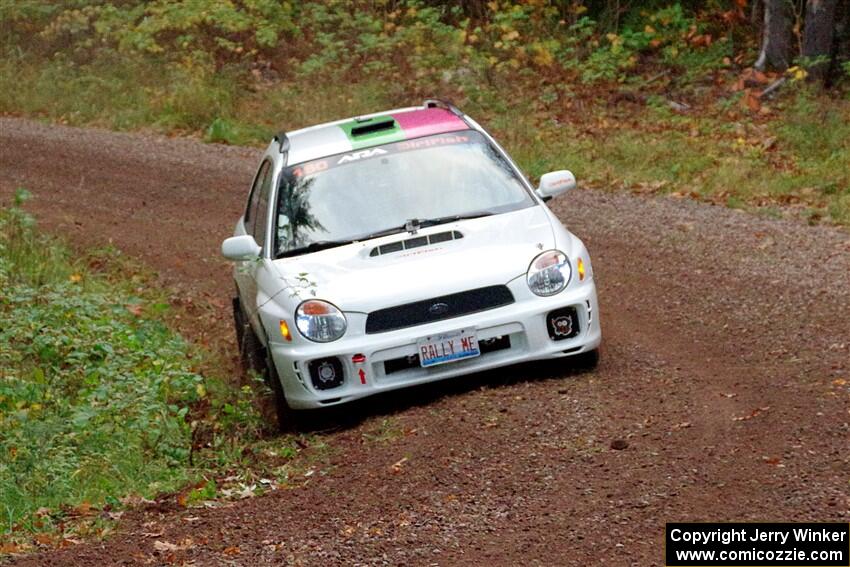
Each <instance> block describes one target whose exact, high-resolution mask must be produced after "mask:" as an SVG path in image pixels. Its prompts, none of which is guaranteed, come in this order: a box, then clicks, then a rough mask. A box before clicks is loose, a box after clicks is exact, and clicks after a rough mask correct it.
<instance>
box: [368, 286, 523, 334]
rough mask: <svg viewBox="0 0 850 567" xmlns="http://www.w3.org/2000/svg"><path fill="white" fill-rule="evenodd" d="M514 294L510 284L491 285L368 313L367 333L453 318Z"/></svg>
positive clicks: (502, 301) (504, 301) (500, 302)
mask: <svg viewBox="0 0 850 567" xmlns="http://www.w3.org/2000/svg"><path fill="white" fill-rule="evenodd" d="M513 302H514V296H513V295H512V294H511V291H510V290H509V289H508V287H507V286H504V285H492V286H489V287H482V288H478V289H471V290H469V291H462V292H460V293H453V294H451V295H444V296H442V297H434V298H431V299H426V300H424V301H416V302H414V303H406V304H404V305H397V306H395V307H388V308H386V309H379V310H378V311H373V312H372V313H369V316H368V317H367V318H366V333H367V334H372V333H384V332H386V331H394V330H396V329H403V328H405V327H413V326H415V325H423V324H425V323H431V322H434V321H442V320H443V319H451V318H453V317H460V316H462V315H469V314H470V313H477V312H479V311H486V310H487V309H494V308H496V307H502V306H503V305H510V304H511V303H513Z"/></svg>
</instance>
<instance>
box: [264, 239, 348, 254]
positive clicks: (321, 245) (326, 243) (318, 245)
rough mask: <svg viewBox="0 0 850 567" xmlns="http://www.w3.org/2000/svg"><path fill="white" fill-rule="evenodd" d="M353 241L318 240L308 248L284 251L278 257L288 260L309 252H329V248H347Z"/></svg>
mask: <svg viewBox="0 0 850 567" xmlns="http://www.w3.org/2000/svg"><path fill="white" fill-rule="evenodd" d="M352 242H354V241H353V240H318V241H316V242H311V243H310V244H308V245H307V246H301V247H299V248H293V249H292V250H284V251H283V252H281V253H279V254H278V255H277V257H278V258H288V257H290V256H300V255H301V254H307V253H309V252H318V251H319V250H327V249H328V248H336V247H337V246H345V245H346V244H351V243H352Z"/></svg>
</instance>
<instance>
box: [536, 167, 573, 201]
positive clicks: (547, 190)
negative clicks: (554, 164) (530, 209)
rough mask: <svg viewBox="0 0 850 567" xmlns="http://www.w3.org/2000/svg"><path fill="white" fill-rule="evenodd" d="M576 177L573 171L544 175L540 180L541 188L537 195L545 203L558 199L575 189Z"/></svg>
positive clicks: (552, 172)
mask: <svg viewBox="0 0 850 567" xmlns="http://www.w3.org/2000/svg"><path fill="white" fill-rule="evenodd" d="M575 186H576V176H575V175H573V173H572V172H571V171H567V170H566V169H562V170H560V171H550V172H549V173H544V174H543V177H541V178H540V186H539V187H538V188H537V195H538V196H539V197H540V198H541V199H543V200H544V201H548V200H549V199H551V198H552V197H557V196H558V195H561V194H563V193H566V192H567V191H569V190H570V189H575Z"/></svg>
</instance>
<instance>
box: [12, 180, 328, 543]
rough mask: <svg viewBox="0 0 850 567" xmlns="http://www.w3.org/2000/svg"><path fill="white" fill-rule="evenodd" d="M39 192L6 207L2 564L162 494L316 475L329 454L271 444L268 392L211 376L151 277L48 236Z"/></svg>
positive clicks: (180, 495) (189, 497) (294, 443)
mask: <svg viewBox="0 0 850 567" xmlns="http://www.w3.org/2000/svg"><path fill="white" fill-rule="evenodd" d="M28 196H29V194H28V193H27V192H26V191H24V190H19V191H18V192H17V195H16V197H15V201H14V203H12V205H11V206H10V207H7V208H4V209H0V556H2V555H3V554H4V553H15V552H20V551H25V550H27V549H32V548H33V546H34V545H66V544H67V543H69V542H73V541H75V540H76V538H80V537H83V536H101V535H104V534H106V533H108V531H109V529H110V526H111V520H114V519H117V518H118V517H119V516H120V515H121V514H122V511H123V510H124V509H125V508H126V507H128V506H133V505H139V504H143V503H145V501H146V500H149V499H150V500H154V499H157V498H160V497H169V496H163V495H169V494H171V495H173V494H175V493H176V494H177V496H176V498H177V503H178V504H179V505H182V506H191V505H196V504H201V503H203V502H204V501H207V500H211V499H214V498H235V497H245V496H252V495H255V494H258V493H261V492H263V491H265V490H270V489H277V488H280V487H283V486H286V485H287V483H288V482H289V481H290V477H291V475H293V474H294V472H293V471H296V470H298V467H299V466H307V465H303V464H299V463H300V461H299V460H296V459H295V457H296V456H297V454H298V453H299V452H300V451H301V449H302V448H303V447H307V446H308V445H311V444H312V445H314V446H315V445H318V444H317V443H316V442H314V441H313V440H311V439H309V438H307V437H295V436H284V437H279V438H267V439H263V436H262V431H261V428H262V421H261V419H260V416H259V414H258V412H257V411H256V409H255V408H254V406H253V399H254V397H255V392H254V390H255V389H256V388H257V387H262V386H261V385H260V384H258V385H257V386H253V385H251V384H247V385H242V386H239V385H234V384H233V383H232V380H231V379H230V378H229V376H228V375H226V374H225V373H224V372H222V373H221V374H216V373H214V372H211V371H209V367H214V366H216V365H215V364H212V362H214V360H213V358H214V355H213V354H211V353H207V352H203V351H200V350H199V349H198V348H196V347H193V346H192V345H190V344H189V343H187V342H186V341H184V340H183V339H182V338H181V337H180V336H178V335H177V334H176V333H175V332H173V331H172V330H171V329H170V328H169V325H168V322H169V317H170V313H171V312H172V310H173V308H172V307H171V305H170V304H169V302H168V299H167V297H166V295H165V294H164V292H161V291H157V288H156V287H155V285H154V283H155V282H153V281H152V278H151V276H150V275H149V274H146V273H145V272H144V271H143V270H142V269H140V268H139V267H138V266H134V265H133V264H132V263H131V262H129V261H128V260H127V259H125V258H123V257H122V256H121V255H120V254H119V253H118V252H117V251H115V250H102V251H96V252H93V253H91V254H89V255H87V256H85V257H83V258H78V257H75V256H74V255H73V254H71V253H70V252H69V250H68V249H67V247H66V246H65V245H64V244H63V243H62V242H59V241H57V240H55V239H53V238H51V237H47V236H45V235H42V234H40V233H39V232H37V230H36V228H35V226H34V221H33V219H32V217H31V216H30V215H29V214H28V213H26V212H25V211H24V209H23V208H22V207H23V204H24V201H25V200H26V199H27V198H28ZM219 366H221V365H219ZM223 366H224V367H225V368H226V367H227V365H226V364H225V365H223ZM201 368H203V370H201ZM304 462H307V461H304ZM308 464H309V463H308ZM261 478H262V482H260V479H261ZM222 479H225V480H222Z"/></svg>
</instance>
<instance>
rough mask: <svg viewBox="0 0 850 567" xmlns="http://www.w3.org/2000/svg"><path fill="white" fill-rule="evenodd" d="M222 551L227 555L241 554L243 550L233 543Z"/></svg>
mask: <svg viewBox="0 0 850 567" xmlns="http://www.w3.org/2000/svg"><path fill="white" fill-rule="evenodd" d="M222 553H224V554H225V555H239V554H240V553H241V551H240V550H239V548H238V547H236V546H235V545H231V546H230V547H225V548H224V551H222Z"/></svg>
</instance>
